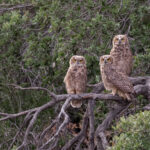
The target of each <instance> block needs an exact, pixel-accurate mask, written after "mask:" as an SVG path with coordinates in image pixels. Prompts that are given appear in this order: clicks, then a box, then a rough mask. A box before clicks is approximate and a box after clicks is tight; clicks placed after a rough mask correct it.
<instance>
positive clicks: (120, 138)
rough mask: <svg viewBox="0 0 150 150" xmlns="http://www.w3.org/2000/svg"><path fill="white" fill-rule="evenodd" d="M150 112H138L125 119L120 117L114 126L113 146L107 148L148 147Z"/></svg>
mask: <svg viewBox="0 0 150 150" xmlns="http://www.w3.org/2000/svg"><path fill="white" fill-rule="evenodd" d="M149 116H150V112H149V111H145V112H140V113H137V114H136V115H131V116H129V117H128V118H127V119H125V118H124V117H122V118H121V119H120V122H119V123H118V124H117V125H116V127H114V130H115V133H116V135H115V136H114V138H113V142H114V146H112V147H111V148H108V149H109V150H110V149H111V150H120V149H121V150H137V149H145V150H149V149H150V144H149V141H150V117H149Z"/></svg>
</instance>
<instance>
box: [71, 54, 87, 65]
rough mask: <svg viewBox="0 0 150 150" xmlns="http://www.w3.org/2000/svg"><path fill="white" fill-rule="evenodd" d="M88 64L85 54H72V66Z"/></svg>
mask: <svg viewBox="0 0 150 150" xmlns="http://www.w3.org/2000/svg"><path fill="white" fill-rule="evenodd" d="M83 65H86V61H85V58H84V57H83V56H78V55H75V56H72V57H71V59H70V66H83Z"/></svg>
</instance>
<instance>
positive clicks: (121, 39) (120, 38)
mask: <svg viewBox="0 0 150 150" xmlns="http://www.w3.org/2000/svg"><path fill="white" fill-rule="evenodd" d="M127 40H128V39H127V36H126V35H116V36H115V37H114V39H113V45H116V46H121V45H125V44H126V43H127Z"/></svg>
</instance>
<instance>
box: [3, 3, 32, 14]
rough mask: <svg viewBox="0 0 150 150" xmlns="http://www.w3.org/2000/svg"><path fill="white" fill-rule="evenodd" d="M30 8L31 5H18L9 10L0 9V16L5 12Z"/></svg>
mask: <svg viewBox="0 0 150 150" xmlns="http://www.w3.org/2000/svg"><path fill="white" fill-rule="evenodd" d="M1 6H2V5H1ZM3 6H11V5H3ZM31 8H33V5H32V4H24V5H23V4H20V5H16V6H13V7H10V8H1V9H0V14H3V13H4V12H7V11H13V10H17V9H31Z"/></svg>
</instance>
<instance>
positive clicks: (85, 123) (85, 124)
mask: <svg viewBox="0 0 150 150" xmlns="http://www.w3.org/2000/svg"><path fill="white" fill-rule="evenodd" d="M87 127H88V110H86V112H85V114H84V117H83V123H82V129H81V131H80V133H79V134H78V135H77V136H76V137H74V138H72V139H71V140H70V141H69V142H68V143H66V144H65V145H64V146H63V148H62V150H69V149H70V148H71V146H72V145H74V144H75V143H76V142H77V141H79V140H80V139H81V138H82V137H84V136H85V134H86V130H87ZM77 147H78V145H77Z"/></svg>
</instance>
